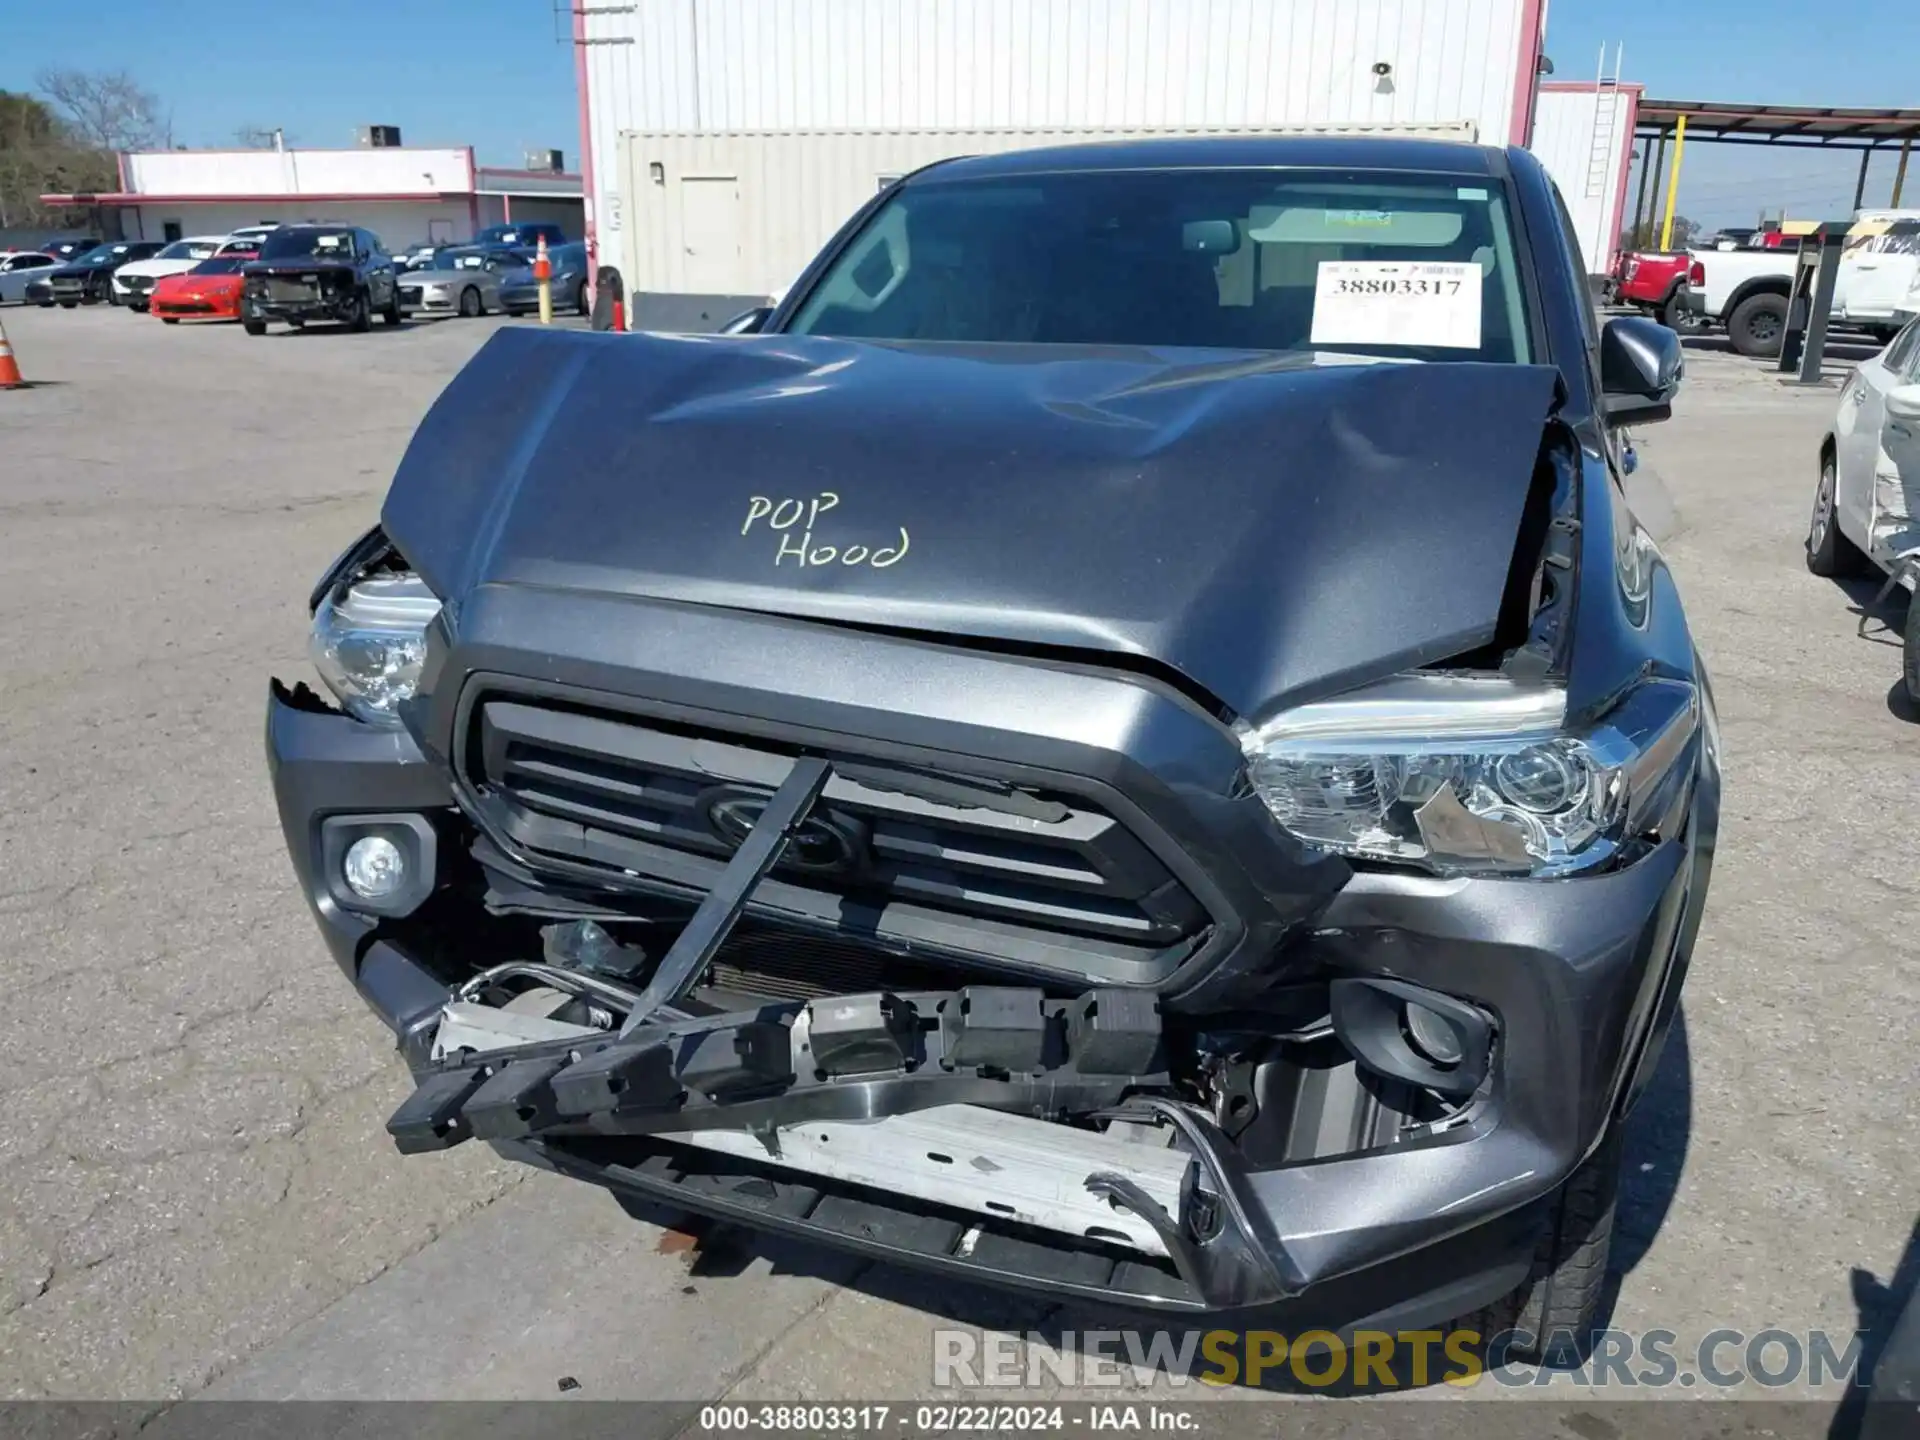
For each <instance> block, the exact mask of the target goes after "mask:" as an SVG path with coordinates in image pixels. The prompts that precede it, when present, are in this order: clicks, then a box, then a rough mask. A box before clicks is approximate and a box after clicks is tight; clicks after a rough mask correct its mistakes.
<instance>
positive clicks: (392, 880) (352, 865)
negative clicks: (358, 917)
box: [340, 835, 407, 900]
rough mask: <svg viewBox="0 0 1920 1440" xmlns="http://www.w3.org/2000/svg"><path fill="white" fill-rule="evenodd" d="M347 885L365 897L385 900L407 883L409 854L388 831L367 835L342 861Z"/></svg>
mask: <svg viewBox="0 0 1920 1440" xmlns="http://www.w3.org/2000/svg"><path fill="white" fill-rule="evenodd" d="M340 873H341V875H342V876H344V877H345V879H346V882H347V888H348V889H349V890H351V891H353V893H354V894H356V895H358V896H359V897H360V898H361V899H362V900H384V899H386V898H387V897H388V896H390V895H392V894H394V893H395V892H396V891H398V890H399V889H400V887H401V886H402V885H404V884H406V883H407V857H406V856H405V855H404V854H402V853H401V851H400V847H399V846H398V845H396V844H394V843H393V841H391V840H389V839H387V837H386V836H384V835H363V836H361V837H360V838H359V839H358V840H356V841H354V842H353V844H351V845H349V846H348V847H347V854H346V858H345V859H344V860H342V861H341V862H340Z"/></svg>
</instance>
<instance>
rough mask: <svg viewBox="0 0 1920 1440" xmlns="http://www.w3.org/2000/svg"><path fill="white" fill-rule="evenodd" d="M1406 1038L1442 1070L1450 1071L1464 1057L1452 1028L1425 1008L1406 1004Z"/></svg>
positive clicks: (1456, 1032)
mask: <svg viewBox="0 0 1920 1440" xmlns="http://www.w3.org/2000/svg"><path fill="white" fill-rule="evenodd" d="M1407 1038H1408V1039H1409V1040H1411V1041H1413V1048H1414V1049H1415V1050H1418V1051H1419V1052H1420V1053H1421V1054H1422V1055H1424V1056H1426V1057H1427V1059H1429V1060H1431V1061H1433V1063H1434V1064H1436V1065H1438V1066H1440V1067H1441V1068H1443V1069H1448V1070H1450V1069H1452V1068H1453V1067H1454V1066H1455V1065H1458V1064H1459V1063H1460V1061H1461V1059H1462V1058H1463V1057H1464V1055H1465V1053H1466V1052H1465V1050H1464V1049H1463V1048H1462V1047H1461V1044H1460V1035H1459V1032H1458V1031H1456V1030H1455V1029H1454V1028H1453V1026H1452V1025H1451V1024H1450V1023H1448V1022H1447V1021H1446V1020H1444V1019H1442V1018H1441V1017H1440V1016H1438V1015H1436V1014H1434V1013H1433V1011H1431V1010H1429V1009H1428V1008H1427V1007H1426V1006H1424V1005H1421V1004H1418V1003H1415V1002H1412V1001H1409V1002H1408V1004H1407Z"/></svg>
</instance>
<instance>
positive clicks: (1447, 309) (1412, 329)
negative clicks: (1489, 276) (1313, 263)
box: [1308, 260, 1481, 350]
mask: <svg viewBox="0 0 1920 1440" xmlns="http://www.w3.org/2000/svg"><path fill="white" fill-rule="evenodd" d="M1480 278H1481V277H1480V267H1479V266H1478V265H1476V264H1473V263H1472V262H1471V261H1465V262H1457V263H1456V262H1452V261H1417V262H1415V261H1398V260H1324V261H1322V262H1321V264H1320V269H1319V273H1318V275H1317V276H1316V278H1315V281H1314V287H1313V330H1312V333H1311V335H1310V336H1309V337H1308V338H1309V341H1310V343H1312V344H1314V345H1328V346H1339V345H1408V346H1433V347H1436V348H1439V349H1444V350H1478V349H1479V348H1480Z"/></svg>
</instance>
